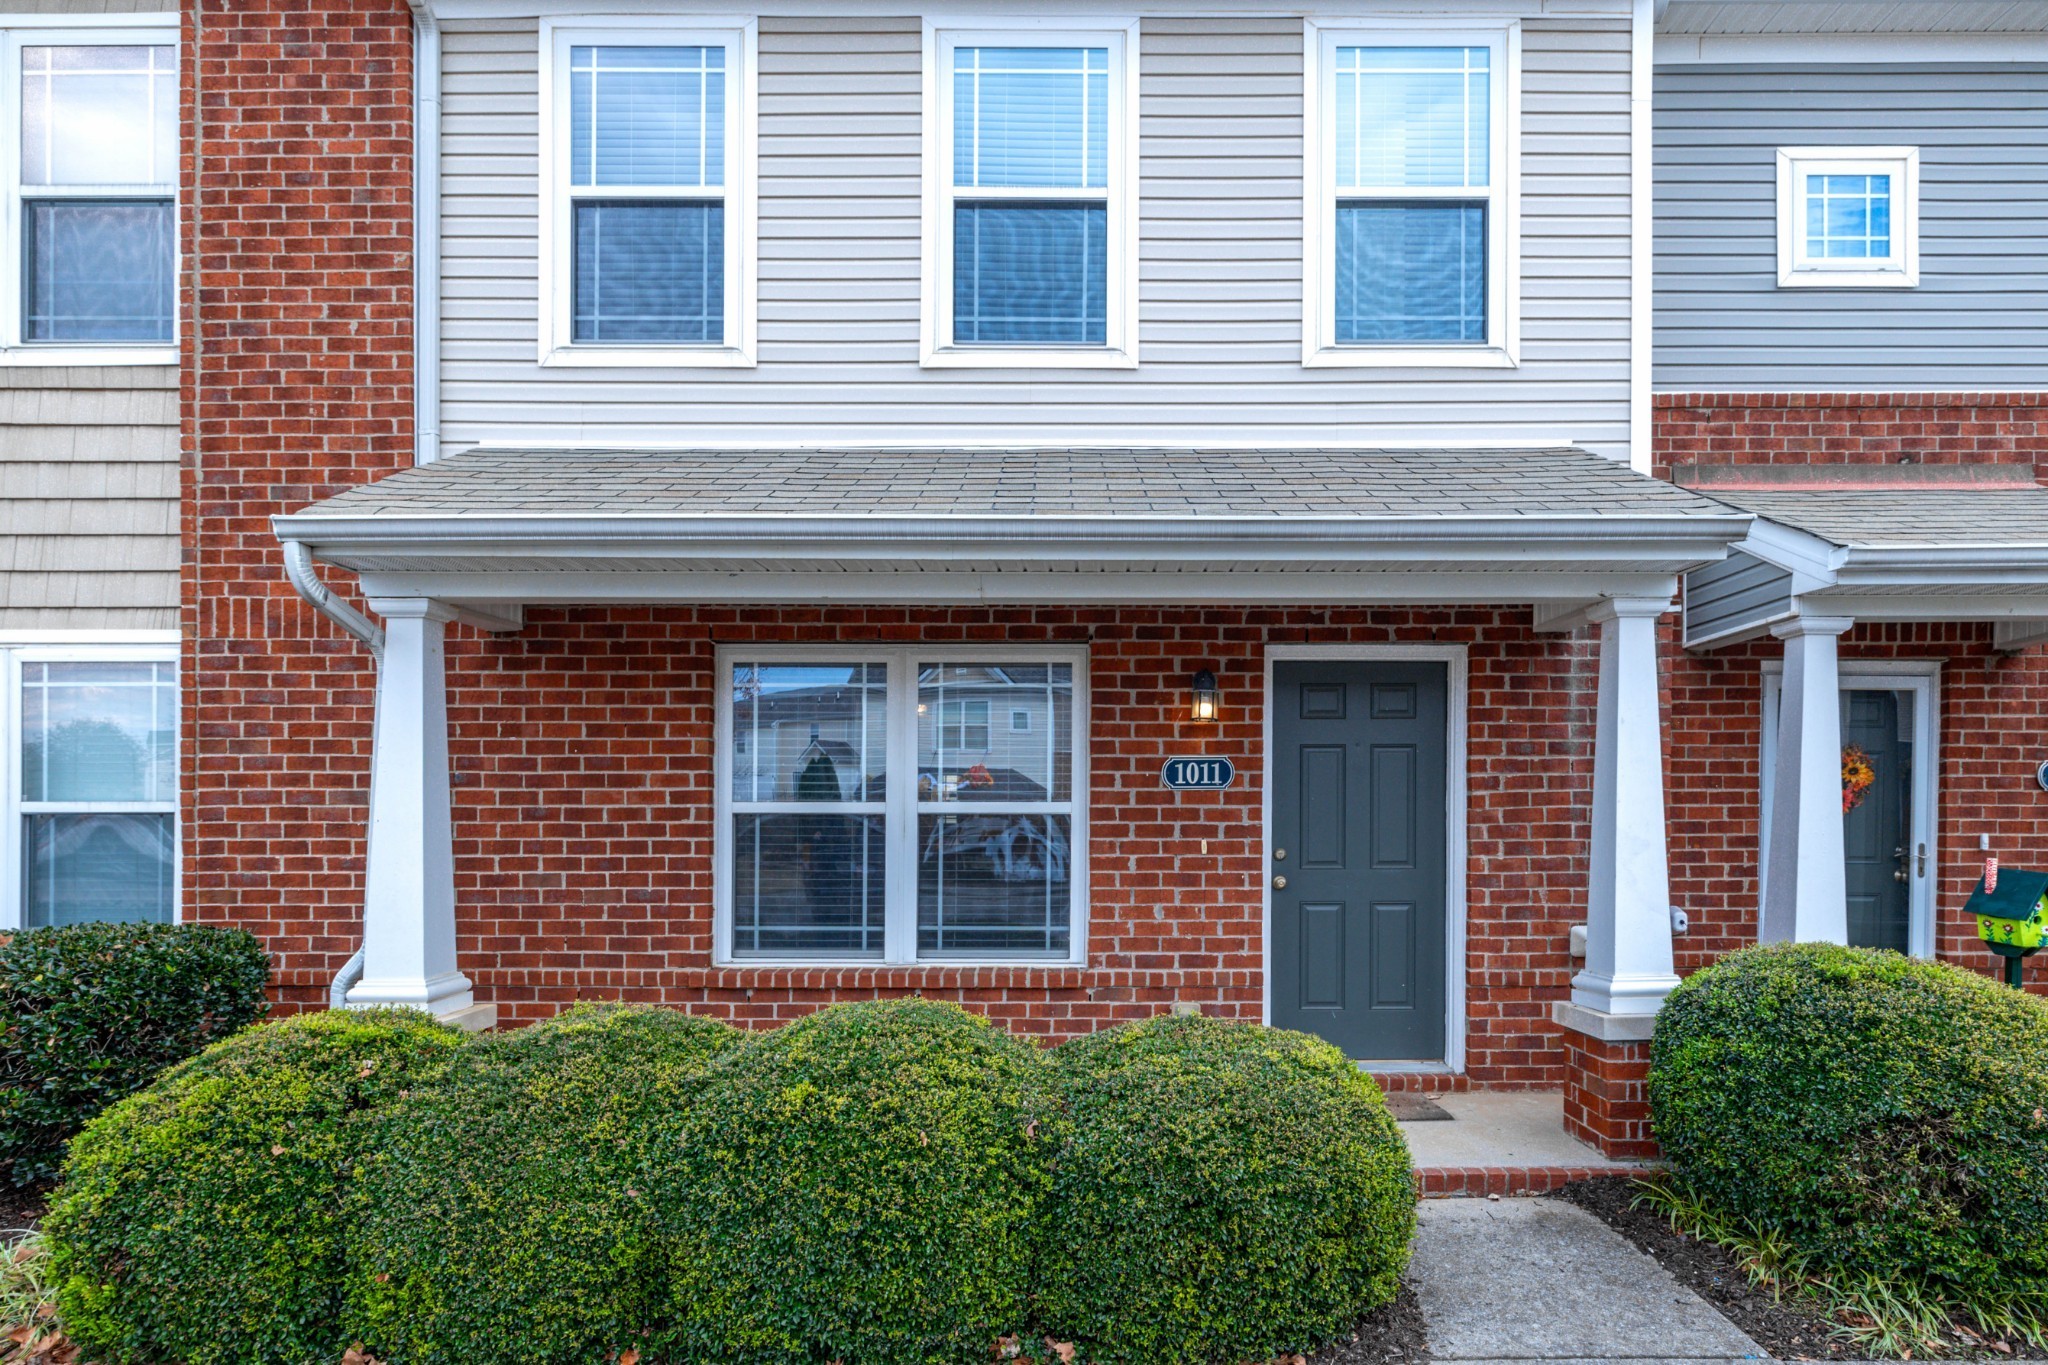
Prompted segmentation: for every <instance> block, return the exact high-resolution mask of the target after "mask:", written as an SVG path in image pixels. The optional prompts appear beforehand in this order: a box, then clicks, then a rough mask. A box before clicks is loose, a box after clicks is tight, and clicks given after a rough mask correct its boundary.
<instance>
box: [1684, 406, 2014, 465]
mask: <svg viewBox="0 0 2048 1365" xmlns="http://www.w3.org/2000/svg"><path fill="white" fill-rule="evenodd" d="M1655 403H1656V407H1655V435H1654V445H1653V449H1654V451H1655V461H1656V471H1657V473H1658V475H1659V476H1660V477H1669V474H1670V471H1671V468H1672V467H1673V466H1674V465H1684V464H1802V463H1806V462H1808V461H1816V462H1839V463H1842V464H1894V463H1897V462H1898V461H1900V460H1905V459H1911V460H1916V461H1921V462H1924V463H1927V464H1981V463H1992V462H2013V463H2017V462H2024V461H2031V462H2032V463H2033V464H2034V467H2035V471H2036V473H2037V474H2041V473H2048V390H2044V391H2042V392H2038V393H1963V394H1911V393H1860V394H1859V393H1776V394H1773V393H1664V394H1658V395H1657V397H1656V400H1655Z"/></svg>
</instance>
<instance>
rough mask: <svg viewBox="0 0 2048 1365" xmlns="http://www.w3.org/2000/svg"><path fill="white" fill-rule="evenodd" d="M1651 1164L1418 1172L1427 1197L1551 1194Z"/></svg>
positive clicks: (1635, 1173)
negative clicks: (1565, 1186) (1587, 1181)
mask: <svg viewBox="0 0 2048 1365" xmlns="http://www.w3.org/2000/svg"><path fill="white" fill-rule="evenodd" d="M1652 1169H1654V1168H1652V1167H1649V1166H1425V1167H1418V1168H1417V1169H1416V1172H1415V1189H1416V1193H1418V1194H1419V1195H1421V1196H1422V1197H1423V1198H1424V1199H1484V1198H1486V1197H1487V1196H1489V1195H1500V1196H1501V1197H1502V1198H1508V1197H1510V1196H1514V1195H1532V1194H1548V1193H1549V1192H1550V1191H1552V1190H1554V1189H1557V1188H1559V1187H1560V1186H1564V1185H1569V1184H1571V1183H1572V1182H1574V1181H1577V1180H1603V1179H1608V1178H1612V1177H1633V1176H1638V1175H1645V1174H1647V1173H1648V1172H1649V1171H1651V1170H1652Z"/></svg>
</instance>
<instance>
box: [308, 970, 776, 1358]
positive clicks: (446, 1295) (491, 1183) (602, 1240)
mask: <svg viewBox="0 0 2048 1365" xmlns="http://www.w3.org/2000/svg"><path fill="white" fill-rule="evenodd" d="M744 1037H745V1035H744V1034H742V1033H741V1032H740V1031H739V1030H738V1029H735V1028H733V1027H732V1026H731V1025H729V1024H724V1023H720V1022H716V1021H713V1020H710V1019H702V1018H696V1017H693V1016H691V1015H687V1014H683V1013H681V1012H680V1011H677V1010H665V1009H655V1008H651V1007H626V1006H579V1007H577V1008H575V1009H572V1010H570V1011H569V1012H568V1013H567V1014H563V1015H560V1016H558V1017H557V1018H555V1019H553V1020H550V1021H548V1022H546V1023H542V1024H536V1025H533V1026H532V1027H530V1028H525V1029H521V1030H519V1031H517V1032H514V1033H506V1034H499V1035H492V1036H489V1037H486V1038H484V1039H481V1040H479V1041H478V1043H477V1044H476V1045H475V1046H474V1047H473V1048H472V1050H471V1051H470V1054H469V1055H468V1056H467V1057H466V1058H465V1059H464V1064H463V1065H462V1066H460V1067H456V1068H450V1070H449V1071H448V1072H447V1074H446V1075H445V1076H444V1077H443V1078H441V1079H440V1080H438V1081H436V1082H434V1083H432V1084H431V1085H429V1086H427V1087H426V1088H424V1089H423V1090H421V1091H419V1092H417V1093H415V1094H413V1095H412V1096H411V1097H409V1098H408V1099H407V1100H406V1101H405V1102H404V1103H402V1104H397V1105H393V1106H391V1107H390V1108H389V1109H388V1110H386V1111H384V1113H383V1114H382V1115H381V1116H380V1117H379V1118H377V1119H376V1120H373V1122H375V1124H376V1129H377V1131H376V1133H375V1134H374V1135H373V1136H372V1137H370V1138H369V1140H368V1141H367V1142H366V1144H365V1147H366V1150H367V1151H368V1152H370V1153H371V1155H369V1156H367V1157H366V1158H365V1159H364V1161H363V1163H362V1166H361V1167H360V1169H359V1171H358V1175H357V1179H356V1181H355V1184H354V1188H353V1194H352V1201H351V1202H352V1203H353V1205H354V1208H355V1210H356V1213H355V1217H356V1235H355V1237H354V1239H353V1247H352V1250H351V1258H350V1259H351V1267H350V1272H349V1281H348V1288H349V1312H348V1315H347V1322H348V1324H349V1327H350V1330H351V1334H352V1335H354V1336H357V1337H359V1338H360V1339H361V1340H362V1341H363V1342H364V1343H365V1345H366V1346H367V1347H368V1349H369V1352H370V1354H371V1355H373V1356H375V1357H377V1358H378V1359H381V1360H394V1361H402V1362H404V1365H532V1362H534V1361H536V1360H561V1361H590V1362H601V1361H605V1360H610V1359H614V1358H616V1356H617V1355H618V1353H619V1352H620V1351H621V1350H623V1349H625V1348H627V1347H642V1348H644V1347H645V1344H646V1342H645V1333H646V1332H647V1331H648V1329H649V1328H650V1327H652V1326H653V1325H654V1323H655V1321H656V1318H657V1314H658V1311H659V1304H660V1299H661V1292H660V1290H661V1285H662V1283H663V1279H664V1271H665V1266H664V1258H663V1257H662V1256H661V1254H660V1252H661V1248H660V1243H659V1239H658V1238H657V1237H656V1235H655V1228H654V1225H653V1221H652V1219H651V1218H650V1216H649V1200H650V1190H649V1182H648V1179H647V1176H646V1172H645V1167H646V1165H647V1163H648V1161H649V1160H650V1158H651V1157H652V1155H653V1154H654V1152H655V1151H656V1150H657V1148H658V1147H659V1146H660V1145H661V1144H662V1143H663V1142H665V1141H671V1140H672V1139H673V1133H674V1128H675V1125H676V1124H677V1122H678V1121H679V1120H681V1119H682V1117H683V1116H684V1115H686V1114H687V1113H688V1111H689V1109H690V1106H691V1104H692V1102H693V1101H694V1099H695V1097H696V1095H697V1093H698V1091H699V1090H700V1089H701V1087H702V1084H703V1077H704V1071H705V1068H706V1067H707V1066H708V1065H710V1063H711V1062H712V1061H714V1060H715V1059H716V1058H718V1057H720V1056H722V1055H726V1054H728V1053H730V1052H731V1051H732V1050H733V1049H734V1048H735V1047H736V1046H738V1045H740V1044H741V1042H742V1040H743V1039H744Z"/></svg>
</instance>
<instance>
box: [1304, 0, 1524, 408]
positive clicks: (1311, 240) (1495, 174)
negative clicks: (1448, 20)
mask: <svg viewBox="0 0 2048 1365" xmlns="http://www.w3.org/2000/svg"><path fill="white" fill-rule="evenodd" d="M1303 27H1304V31H1305V37H1306V50H1305V52H1304V55H1303V67H1302V71H1303V82H1302V85H1303V100H1304V103H1303V106H1302V225H1301V243H1302V310H1301V318H1302V336H1301V363H1302V364H1303V365H1305V366H1308V367H1310V368H1342V367H1360V368H1366V367H1375V368H1383V367H1388V366H1401V367H1408V368H1415V369H1514V368H1516V367H1517V366H1519V365H1520V364H1521V353H1522V25H1521V22H1520V21H1519V20H1514V19H1509V20H1502V21H1491V22H1475V23H1473V24H1472V25H1471V26H1469V27H1463V26H1461V27H1456V28H1445V27H1443V26H1442V25H1441V24H1440V23H1439V24H1437V25H1434V26H1431V27H1410V26H1407V25H1403V24H1401V23H1399V22H1398V21H1394V20H1384V19H1375V20H1372V21H1369V22H1365V23H1360V22H1356V21H1344V22H1323V21H1319V20H1315V19H1309V20H1305V21H1304V25H1303ZM1375 44H1383V45H1389V46H1412V47H1425V46H1442V47H1482V46H1483V47H1490V48H1491V49H1492V51H1493V57H1492V62H1493V80H1492V88H1491V91H1490V98H1491V101H1492V105H1493V108H1494V109H1495V110H1496V111H1497V112H1496V116H1495V118H1494V120H1493V128H1492V129H1491V137H1490V140H1489V142H1488V157H1489V162H1490V165H1491V167H1492V168H1493V169H1492V174H1491V177H1490V179H1491V181H1492V186H1491V192H1490V193H1489V194H1488V196H1487V214H1486V218H1487V230H1486V231H1487V242H1486V256H1487V259H1486V342H1485V344H1484V345H1445V346H1399V345H1389V346H1372V345H1349V346H1339V345H1338V344H1337V319H1336V308H1335V306H1334V304H1335V291H1336V275H1337V245H1336V234H1335V233H1334V232H1333V231H1332V230H1331V227H1332V224H1333V222H1334V220H1335V215H1336V211H1337V200H1338V199H1339V198H1340V197H1351V196H1349V195H1346V196H1339V195H1338V193H1337V186H1336V176H1337V147H1336V139H1335V138H1334V137H1333V136H1331V135H1330V129H1329V127H1328V122H1329V120H1330V119H1332V118H1334V117H1335V109H1336V101H1335V100H1334V99H1330V98H1328V97H1327V96H1326V93H1325V92H1327V91H1329V90H1331V89H1332V88H1333V84H1332V78H1333V75H1334V73H1333V71H1332V67H1333V65H1334V64H1335V62H1336V59H1337V49H1338V48H1339V47H1354V46H1372V45H1375ZM1415 193H1416V192H1415V191H1404V192H1400V193H1399V194H1396V193H1394V192H1391V191H1390V192H1389V197H1399V198H1408V197H1413V196H1414V194H1415ZM1460 197H1469V196H1460Z"/></svg>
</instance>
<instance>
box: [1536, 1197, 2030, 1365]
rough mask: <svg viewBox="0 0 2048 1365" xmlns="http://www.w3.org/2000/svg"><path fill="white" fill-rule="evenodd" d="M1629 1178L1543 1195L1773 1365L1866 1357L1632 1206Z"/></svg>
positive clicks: (1730, 1263)
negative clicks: (1622, 1245)
mask: <svg viewBox="0 0 2048 1365" xmlns="http://www.w3.org/2000/svg"><path fill="white" fill-rule="evenodd" d="M1636 1193H1637V1191H1636V1189H1635V1182H1634V1181H1632V1180H1621V1179H1613V1178H1609V1179H1604V1180H1581V1181H1579V1182H1577V1183H1576V1184H1572V1185H1566V1186H1564V1187H1563V1188H1561V1189H1559V1190H1556V1191H1554V1192H1553V1193H1552V1194H1551V1195H1550V1196H1549V1197H1550V1198H1553V1199H1563V1200H1565V1201H1567V1202H1569V1203H1572V1204H1576V1205H1578V1206H1579V1207H1580V1208H1582V1209H1584V1210H1585V1211H1586V1212H1588V1213H1590V1214H1592V1215H1593V1216H1594V1217H1595V1218H1598V1219H1599V1220H1600V1221H1601V1222H1603V1223H1605V1224H1607V1226H1609V1227H1611V1228H1613V1229H1614V1230H1615V1231H1616V1232H1618V1233H1620V1234H1621V1235H1622V1236H1623V1237H1626V1238H1627V1239H1628V1240H1629V1241H1630V1242H1632V1243H1634V1244H1635V1246H1636V1249H1637V1250H1639V1251H1641V1252H1643V1253H1644V1254H1645V1255H1647V1256H1648V1257H1649V1258H1650V1259H1651V1260H1653V1261H1655V1262H1656V1263H1657V1264H1658V1265H1661V1266H1663V1267H1664V1269H1665V1270H1667V1271H1669V1272H1670V1274H1671V1278H1672V1279H1674V1280H1677V1281H1678V1282H1679V1283H1680V1284H1682V1285H1684V1286H1685V1287H1686V1288H1687V1289H1690V1290H1691V1291H1692V1292H1693V1293H1695V1294H1697V1295H1699V1296H1700V1297H1701V1298H1703V1299H1705V1300H1706V1301H1707V1302H1708V1303H1710V1304H1712V1305H1714V1307H1716V1308H1718V1309H1720V1310H1721V1315H1722V1316H1723V1317H1725V1318H1727V1319H1728V1321H1730V1322H1732V1323H1734V1324H1735V1326H1736V1328H1737V1329H1738V1330H1740V1331H1742V1332H1745V1333H1747V1334H1748V1335H1749V1336H1750V1338H1751V1339H1752V1340H1754V1341H1755V1342H1756V1343H1757V1344H1758V1345H1759V1346H1761V1347H1763V1348H1764V1349H1765V1350H1766V1351H1769V1352H1770V1353H1771V1354H1772V1355H1773V1356H1776V1357H1777V1358H1778V1359H1780V1360H1867V1359H1869V1358H1870V1357H1869V1352H1868V1349H1867V1348H1865V1347H1860V1346H1857V1345H1855V1344H1853V1343H1851V1342H1846V1341H1840V1340H1836V1339H1834V1338H1833V1337H1831V1336H1830V1335H1829V1333H1830V1331H1831V1330H1832V1328H1833V1324H1832V1323H1830V1322H1829V1321H1828V1320H1827V1318H1826V1317H1825V1316H1823V1315H1822V1314H1821V1313H1820V1312H1818V1311H1817V1310H1815V1309H1812V1308H1808V1307H1806V1306H1805V1305H1803V1304H1798V1303H1793V1302H1790V1301H1786V1300H1780V1299H1774V1298H1772V1297H1771V1295H1770V1292H1769V1291H1768V1290H1763V1289H1758V1288H1755V1287H1754V1286H1752V1285H1751V1284H1750V1282H1749V1277H1748V1276H1747V1275H1746V1274H1744V1273H1743V1271H1742V1267H1741V1266H1740V1265H1738V1264H1737V1263H1736V1260H1735V1256H1734V1254H1733V1253H1732V1252H1729V1251H1726V1250H1724V1249H1723V1248H1721V1247H1719V1246H1716V1245H1715V1244H1714V1243H1712V1242H1702V1241H1700V1240H1699V1239H1698V1238H1695V1237H1687V1236H1686V1235H1685V1234H1683V1233H1681V1232H1675V1231H1673V1230H1672V1227H1671V1224H1670V1223H1668V1222H1666V1221H1665V1220H1664V1218H1663V1217H1662V1216H1661V1215H1659V1214H1657V1213H1656V1212H1654V1211H1652V1210H1650V1209H1639V1208H1633V1207H1631V1205H1632V1204H1633V1202H1634V1200H1635V1197H1636ZM1946 1354H1947V1355H1948V1356H1949V1357H1950V1358H1960V1359H1968V1360H2012V1359H2014V1358H2016V1357H2017V1358H2021V1359H2024V1358H2026V1357H2027V1355H2028V1354H2029V1351H2028V1347H2027V1344H2026V1343H2025V1342H2024V1341H2020V1340H2016V1339H2015V1340H2012V1341H2005V1342H1985V1343H1983V1344H1982V1345H1973V1346H1965V1345H1964V1344H1963V1343H1961V1342H1952V1343H1950V1349H1949V1350H1948V1352H1947V1353H1946Z"/></svg>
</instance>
